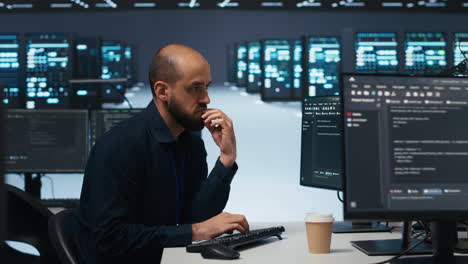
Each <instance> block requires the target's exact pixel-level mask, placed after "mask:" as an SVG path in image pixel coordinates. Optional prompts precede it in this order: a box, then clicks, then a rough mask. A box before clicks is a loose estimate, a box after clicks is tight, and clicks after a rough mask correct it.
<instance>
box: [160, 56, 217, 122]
mask: <svg viewBox="0 0 468 264" xmlns="http://www.w3.org/2000/svg"><path fill="white" fill-rule="evenodd" d="M179 65H181V66H179V72H180V73H181V78H180V79H179V80H178V81H177V82H176V83H175V84H174V85H172V86H171V87H170V89H171V96H170V97H169V99H168V101H167V107H168V111H169V113H170V114H171V115H172V117H174V119H175V120H176V121H177V123H179V124H180V125H181V126H183V127H185V128H186V129H188V130H192V131H199V130H201V129H203V126H204V124H203V120H202V118H201V115H202V114H203V113H204V112H205V111H206V109H207V105H208V104H209V103H210V98H209V96H208V86H209V85H210V83H211V72H210V66H209V64H208V63H207V62H206V61H205V60H204V59H203V60H201V59H198V60H197V59H193V60H191V61H190V62H189V63H186V62H184V63H183V64H182V63H180V64H179Z"/></svg>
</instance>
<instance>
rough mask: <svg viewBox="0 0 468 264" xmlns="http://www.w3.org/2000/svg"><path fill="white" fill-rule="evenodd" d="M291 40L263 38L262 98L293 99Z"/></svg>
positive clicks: (272, 99) (271, 99)
mask: <svg viewBox="0 0 468 264" xmlns="http://www.w3.org/2000/svg"><path fill="white" fill-rule="evenodd" d="M291 52H292V49H291V42H290V41H289V40H286V39H282V40H281V39H276V40H262V76H263V77H262V83H263V87H262V91H261V92H262V100H264V101H274V100H291V99H292V97H291V80H292V73H291V71H292V60H291V56H292V54H291Z"/></svg>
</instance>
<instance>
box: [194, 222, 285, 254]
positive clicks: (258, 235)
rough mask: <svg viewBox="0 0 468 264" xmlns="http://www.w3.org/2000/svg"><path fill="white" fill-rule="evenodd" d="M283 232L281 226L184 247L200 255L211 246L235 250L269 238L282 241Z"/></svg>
mask: <svg viewBox="0 0 468 264" xmlns="http://www.w3.org/2000/svg"><path fill="white" fill-rule="evenodd" d="M283 232H284V227H283V226H277V227H269V228H264V229H256V230H250V231H249V232H247V233H243V234H242V233H238V234H233V235H226V236H221V237H217V238H214V239H211V240H206V241H203V242H200V243H195V244H191V245H188V246H187V247H186V250H187V252H191V253H202V252H203V251H204V250H205V249H206V248H209V247H210V246H213V245H221V246H224V247H228V248H230V249H235V248H237V247H239V246H243V245H248V244H251V243H254V242H257V241H259V240H262V239H265V238H267V237H271V236H277V237H278V238H279V239H282V238H281V233H283Z"/></svg>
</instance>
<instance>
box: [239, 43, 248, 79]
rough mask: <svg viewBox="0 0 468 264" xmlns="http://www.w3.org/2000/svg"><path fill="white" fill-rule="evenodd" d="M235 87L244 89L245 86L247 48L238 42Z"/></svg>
mask: <svg viewBox="0 0 468 264" xmlns="http://www.w3.org/2000/svg"><path fill="white" fill-rule="evenodd" d="M236 54H237V57H236V65H237V67H236V72H237V78H236V85H237V86H238V87H245V86H246V85H247V47H246V45H245V43H243V42H240V43H237V44H236Z"/></svg>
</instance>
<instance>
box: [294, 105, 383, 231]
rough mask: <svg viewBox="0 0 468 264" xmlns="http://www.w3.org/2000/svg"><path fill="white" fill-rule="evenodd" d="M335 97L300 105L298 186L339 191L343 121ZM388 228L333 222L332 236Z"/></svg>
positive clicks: (360, 223) (340, 188)
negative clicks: (300, 133)
mask: <svg viewBox="0 0 468 264" xmlns="http://www.w3.org/2000/svg"><path fill="white" fill-rule="evenodd" d="M342 119H343V118H342V113H341V99H340V97H339V96H328V97H305V98H304V99H303V103H302V139H301V140H302V142H301V173H300V184H301V185H302V186H307V187H315V188H323V189H329V190H336V191H341V190H343V185H342V177H343V175H342V173H343V169H342V163H343V162H342V155H343V154H342V153H343V149H342V143H343V126H342V123H343V120H342ZM389 230H390V228H388V227H386V226H382V225H379V224H376V223H372V222H369V221H367V222H359V221H356V222H346V221H345V222H336V223H335V224H334V226H333V232H334V233H351V232H379V231H383V232H385V231H389Z"/></svg>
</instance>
